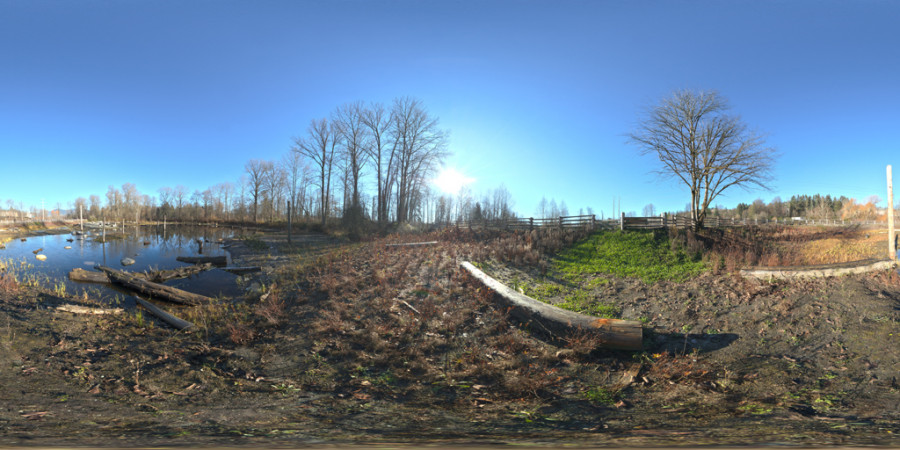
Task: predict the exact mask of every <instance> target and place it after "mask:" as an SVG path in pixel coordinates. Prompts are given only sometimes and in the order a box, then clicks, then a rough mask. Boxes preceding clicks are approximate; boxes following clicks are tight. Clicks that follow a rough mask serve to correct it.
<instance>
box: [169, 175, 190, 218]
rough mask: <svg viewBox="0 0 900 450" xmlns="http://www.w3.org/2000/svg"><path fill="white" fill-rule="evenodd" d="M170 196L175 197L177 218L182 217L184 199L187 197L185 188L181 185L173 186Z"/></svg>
mask: <svg viewBox="0 0 900 450" xmlns="http://www.w3.org/2000/svg"><path fill="white" fill-rule="evenodd" d="M172 198H174V199H175V214H176V215H177V216H178V219H179V220H182V219H183V217H184V199H185V198H187V188H186V187H184V186H182V185H180V184H179V185H177V186H175V189H173V190H172Z"/></svg>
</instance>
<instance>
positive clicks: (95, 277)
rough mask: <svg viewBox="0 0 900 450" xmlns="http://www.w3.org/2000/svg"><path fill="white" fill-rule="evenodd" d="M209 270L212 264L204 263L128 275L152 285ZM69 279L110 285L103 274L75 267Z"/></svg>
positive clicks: (107, 278)
mask: <svg viewBox="0 0 900 450" xmlns="http://www.w3.org/2000/svg"><path fill="white" fill-rule="evenodd" d="M209 269H212V264H210V263H206V264H198V265H196V266H186V267H179V268H177V269H171V270H154V271H152V272H149V273H141V272H133V273H129V275H131V276H133V277H135V278H140V279H142V280H147V281H152V282H154V283H162V282H165V281H169V280H172V279H175V278H187V277H189V276H192V275H196V274H198V273H200V272H203V271H204V270H209ZM69 279H70V280H72V281H81V282H84V283H111V281H110V280H109V277H107V276H106V273H105V272H95V271H92V270H84V269H82V268H80V267H76V268H74V269H72V270H71V271H70V272H69Z"/></svg>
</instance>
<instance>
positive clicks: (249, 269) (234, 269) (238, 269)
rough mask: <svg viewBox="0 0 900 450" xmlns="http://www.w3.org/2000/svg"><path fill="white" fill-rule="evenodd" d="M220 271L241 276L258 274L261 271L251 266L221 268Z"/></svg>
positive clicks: (257, 267)
mask: <svg viewBox="0 0 900 450" xmlns="http://www.w3.org/2000/svg"><path fill="white" fill-rule="evenodd" d="M222 270H224V271H227V272H231V273H233V274H235V275H243V274H245V273H253V272H259V271H261V270H262V268H261V267H259V266H251V267H222Z"/></svg>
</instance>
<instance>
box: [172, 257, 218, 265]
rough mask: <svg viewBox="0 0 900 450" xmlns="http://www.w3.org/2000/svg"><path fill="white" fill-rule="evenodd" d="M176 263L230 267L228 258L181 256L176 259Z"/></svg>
mask: <svg viewBox="0 0 900 450" xmlns="http://www.w3.org/2000/svg"><path fill="white" fill-rule="evenodd" d="M175 261H180V262H186V263H190V264H203V263H210V264H212V265H214V266H216V267H225V266H227V265H228V257H226V256H179V257H177V258H175Z"/></svg>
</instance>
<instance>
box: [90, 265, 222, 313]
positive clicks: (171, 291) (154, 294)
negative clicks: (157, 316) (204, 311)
mask: <svg viewBox="0 0 900 450" xmlns="http://www.w3.org/2000/svg"><path fill="white" fill-rule="evenodd" d="M97 268H98V269H100V270H102V271H103V272H106V275H107V276H108V277H109V279H110V281H112V282H113V283H116V284H118V285H120V286H124V287H126V288H128V289H131V290H133V291H136V292H139V293H141V294H144V295H148V296H150V297H151V298H158V299H160V300H166V301H169V302H172V303H179V304H182V305H199V304H201V303H209V302H211V301H212V299H211V298H209V297H206V296H203V295H199V294H194V293H191V292H187V291H183V290H181V289H178V288H173V287H171V286H166V285H164V284H159V283H154V282H152V281H147V280H144V279H142V278H139V277H136V276H133V275H132V274H130V273H126V272H122V271H120V270H116V269H110V268H109V267H104V266H97Z"/></svg>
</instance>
